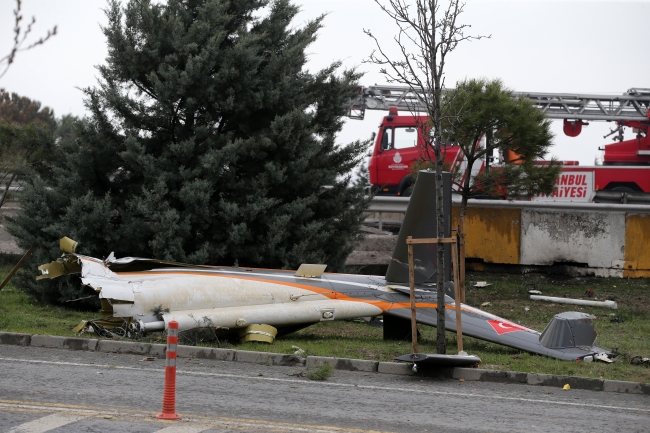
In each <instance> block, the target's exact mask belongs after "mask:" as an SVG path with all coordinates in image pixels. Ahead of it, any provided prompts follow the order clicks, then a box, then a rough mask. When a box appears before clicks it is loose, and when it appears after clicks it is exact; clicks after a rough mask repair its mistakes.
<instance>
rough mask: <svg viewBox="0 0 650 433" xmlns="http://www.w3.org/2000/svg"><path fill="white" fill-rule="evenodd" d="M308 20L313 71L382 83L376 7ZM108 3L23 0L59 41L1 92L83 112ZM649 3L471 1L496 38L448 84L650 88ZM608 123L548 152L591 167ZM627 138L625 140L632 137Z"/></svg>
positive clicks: (368, 125)
mask: <svg viewBox="0 0 650 433" xmlns="http://www.w3.org/2000/svg"><path fill="white" fill-rule="evenodd" d="M295 3H297V4H299V5H301V7H302V12H301V13H300V14H299V15H298V17H297V18H296V21H295V26H301V25H303V24H304V23H305V22H306V21H307V20H309V19H313V18H314V17H317V16H319V15H320V14H324V13H327V14H328V15H327V17H326V18H325V21H324V28H323V29H322V30H321V31H320V34H319V39H318V41H317V42H316V43H315V44H313V45H312V46H311V47H310V48H309V53H310V54H309V59H310V61H309V64H308V68H309V69H310V70H313V71H315V70H317V69H320V68H322V67H324V66H326V65H328V64H330V63H331V62H333V61H336V60H340V61H342V62H343V65H344V67H347V68H352V67H357V68H358V69H359V70H360V71H363V72H365V76H364V78H363V79H362V81H361V83H362V84H364V85H372V84H385V83H386V79H385V78H383V77H382V76H381V75H380V74H379V72H378V69H379V68H378V67H376V66H373V65H368V64H363V63H362V61H363V60H364V59H365V58H367V57H368V55H369V54H370V53H371V52H372V50H373V42H372V41H371V40H370V39H369V38H368V37H367V36H365V35H364V34H363V29H364V28H365V29H369V30H371V31H372V32H373V33H374V34H375V35H377V36H378V37H379V38H380V39H381V41H382V42H383V44H384V46H386V47H391V46H392V45H393V44H392V40H391V38H392V35H394V34H395V25H394V23H392V22H391V21H390V20H388V19H387V18H386V16H385V15H384V14H383V12H381V10H380V9H379V7H378V6H377V5H376V4H375V3H374V1H373V0H327V1H322V0H296V1H295ZM105 4H106V3H105V1H103V0H59V1H56V2H55V1H52V0H23V15H24V16H25V18H26V21H27V19H28V18H31V16H36V19H37V23H36V26H35V27H34V32H33V36H34V37H37V36H40V35H42V34H44V33H45V32H46V31H47V29H49V28H52V27H53V26H55V25H56V26H57V27H58V32H57V36H56V37H54V38H53V39H51V40H50V41H48V42H47V43H46V44H45V45H43V46H40V47H37V48H35V49H34V50H31V51H28V52H23V53H20V54H19V56H18V57H17V58H16V61H15V63H14V65H12V66H11V68H10V69H9V71H8V72H7V74H6V75H5V76H4V77H3V78H1V79H0V87H3V88H5V89H6V90H8V91H10V92H16V93H18V94H20V95H23V96H28V97H30V98H32V99H36V100H38V101H41V102H42V104H43V105H47V106H49V107H51V108H53V109H54V111H55V114H56V115H57V116H61V115H63V114H67V113H72V114H75V115H78V116H83V115H84V114H85V108H84V105H83V94H82V92H81V91H80V90H79V89H80V88H83V87H87V86H93V85H94V84H95V83H96V75H97V73H96V70H95V69H94V66H95V65H98V64H101V63H103V62H104V59H105V57H106V53H107V51H106V45H105V40H104V36H103V34H102V32H101V29H100V25H102V24H104V23H106V18H105V16H104V13H103V12H102V8H104V7H105ZM14 8H15V2H14V1H13V0H1V1H0V55H1V56H4V55H5V54H6V53H7V52H8V51H9V50H10V48H11V41H12V37H13V35H12V28H13V15H12V10H13V9H14ZM648 18H650V0H648V1H587V0H584V1H554V0H540V1H532V0H531V1H529V0H516V1H515V0H506V1H491V0H467V4H466V6H465V13H464V14H463V15H462V16H461V22H462V23H466V24H469V25H471V26H472V28H471V29H470V31H469V33H471V34H475V35H491V36H492V37H491V38H490V39H483V40H480V41H473V42H466V43H463V44H461V45H459V47H458V48H457V50H456V51H455V52H454V53H452V54H451V56H450V57H449V59H448V64H447V69H446V82H447V85H448V86H453V85H454V83H455V82H456V81H457V80H461V79H463V78H466V77H467V78H474V77H486V78H500V79H501V80H502V81H503V82H504V83H505V84H506V86H508V87H509V88H511V89H513V90H518V91H536V92H557V93H560V92H562V93H564V92H566V93H597V94H621V93H624V92H625V91H626V90H627V89H629V88H631V87H646V88H647V87H650V78H648V77H649V72H648V71H650V56H648V50H647V41H648V30H647V29H648ZM383 115H385V113H382V112H367V114H366V119H365V120H364V121H358V120H348V121H347V123H346V125H345V128H344V130H343V132H342V133H341V135H340V137H339V141H340V142H342V143H343V142H349V141H352V140H356V139H364V138H367V137H369V136H370V134H371V133H372V132H373V131H376V129H377V126H378V124H379V121H380V119H381V117H382V116H383ZM611 127H612V125H611V124H609V123H606V122H593V123H592V124H591V125H590V126H588V127H586V128H584V129H583V133H582V134H581V135H580V136H579V137H577V138H569V137H566V136H564V134H563V133H562V122H561V121H555V122H554V131H555V134H556V139H555V145H554V146H553V148H552V149H551V154H552V155H554V156H556V157H558V158H559V159H561V160H578V161H580V164H581V165H592V164H593V163H594V158H595V157H600V156H601V153H600V152H599V151H598V147H599V146H602V145H604V144H607V143H609V142H611V141H610V140H606V139H603V135H605V134H606V133H607V132H608V131H609V129H610V128H611ZM632 137H633V135H632V133H631V131H629V132H628V133H627V135H626V138H632Z"/></svg>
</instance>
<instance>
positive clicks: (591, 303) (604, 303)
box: [530, 295, 618, 310]
mask: <svg viewBox="0 0 650 433" xmlns="http://www.w3.org/2000/svg"><path fill="white" fill-rule="evenodd" d="M530 299H531V300H533V301H547V302H555V303H556V304H573V305H588V306H590V307H607V308H611V309H612V310H618V305H617V304H616V302H615V301H586V300H584V299H571V298H554V297H553V296H540V295H530Z"/></svg>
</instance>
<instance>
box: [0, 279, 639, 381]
mask: <svg viewBox="0 0 650 433" xmlns="http://www.w3.org/2000/svg"><path fill="white" fill-rule="evenodd" d="M10 269H11V267H10V266H0V277H1V278H4V276H5V275H6V274H7V273H8V272H9V271H10ZM477 280H487V281H488V282H489V283H491V284H492V285H491V286H488V287H486V288H481V289H475V288H474V287H472V282H473V281H477ZM468 281H469V282H468V290H467V303H468V304H469V305H472V306H477V307H480V305H481V304H483V303H485V302H489V303H490V305H489V306H486V307H482V308H483V309H484V310H486V311H489V312H491V313H494V314H496V315H498V316H501V317H504V318H506V319H508V320H511V321H513V322H516V323H520V324H522V325H524V326H527V327H530V328H533V329H537V330H540V331H541V330H542V329H544V327H545V326H546V324H547V323H548V322H549V321H550V320H551V318H552V317H553V315H555V314H557V313H560V312H562V311H582V312H586V313H590V314H594V315H595V316H596V321H595V326H596V331H597V332H598V341H597V344H598V345H599V346H600V347H603V348H606V349H613V348H618V350H619V351H620V352H621V353H624V354H625V356H620V357H619V359H620V360H619V361H618V362H616V363H614V364H604V363H598V362H593V363H584V362H582V363H575V362H567V361H559V360H555V359H550V358H546V357H542V356H535V355H530V354H528V353H525V352H520V351H518V350H515V349H511V348H508V347H504V346H500V345H497V344H493V343H488V342H485V341H481V340H477V339H473V338H469V337H465V338H464V339H463V342H464V348H465V351H467V352H468V353H470V354H472V355H477V356H478V357H480V358H481V359H482V360H483V363H482V365H481V367H482V368H488V369H495V370H514V371H524V372H535V373H545V374H559V375H571V376H584V377H596V378H604V379H612V380H628V381H635V382H645V383H650V368H648V367H646V366H637V365H631V364H629V359H631V358H632V356H636V355H641V356H644V357H650V280H648V279H606V278H591V277H586V278H569V277H562V276H549V275H542V274H528V275H512V274H484V273H470V274H468ZM532 289H534V290H540V291H541V292H543V294H544V295H548V296H557V297H570V298H583V299H587V296H586V294H585V293H586V291H587V290H592V291H593V292H594V294H593V297H592V298H589V299H595V300H605V299H611V300H614V301H616V302H617V303H618V310H610V309H606V308H596V307H580V306H576V305H563V304H551V303H546V302H541V301H531V300H529V295H528V290H532ZM98 315H99V314H98V313H95V314H93V313H88V312H79V311H74V310H71V309H67V308H62V307H54V306H48V305H42V304H39V303H37V302H35V301H34V300H33V299H30V298H29V297H28V296H27V295H25V294H24V293H22V292H20V291H19V290H17V289H16V288H15V287H14V286H13V285H12V284H11V283H10V284H9V285H8V286H7V287H5V289H4V290H3V291H2V292H0V331H4V332H26V333H33V334H45V335H63V336H72V335H74V334H73V332H72V328H73V327H74V326H75V325H77V324H78V323H79V321H81V320H82V319H89V318H92V317H95V316H98ZM420 333H421V338H420V340H419V347H420V352H423V353H435V350H436V330H435V328H431V327H428V326H422V327H421V328H420ZM150 339H151V341H156V342H162V341H164V339H163V337H162V335H160V336H156V335H155V334H153V335H152V336H151V338H150ZM224 346H225V347H233V345H232V344H229V343H228V342H226V343H224V344H222V347H224ZM294 346H296V347H297V348H299V349H302V350H303V351H304V353H302V354H301V355H302V356H309V355H317V356H333V357H343V358H356V359H371V360H378V361H390V360H392V359H393V358H394V357H396V356H399V355H404V354H406V353H410V352H411V344H410V342H408V341H402V342H399V341H384V340H383V339H382V329H381V327H374V326H369V325H368V324H366V323H365V322H363V321H349V322H348V321H345V322H343V321H341V322H322V323H318V324H316V325H313V326H310V327H308V328H305V329H303V330H301V331H298V332H295V333H293V334H290V335H287V336H283V337H280V338H278V339H277V340H276V341H275V343H274V344H271V345H268V344H264V343H247V344H244V345H239V344H237V345H234V347H235V348H237V349H242V350H254V351H261V352H276V353H295V352H296V351H297V350H298V349H296V347H294ZM447 347H448V353H455V351H456V338H455V334H454V333H450V332H448V333H447Z"/></svg>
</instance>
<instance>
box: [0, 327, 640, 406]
mask: <svg viewBox="0 0 650 433" xmlns="http://www.w3.org/2000/svg"><path fill="white" fill-rule="evenodd" d="M0 345H11V346H31V347H45V348H52V349H68V350H88V351H96V352H109V353H129V354H135V355H144V356H154V357H157V358H164V357H165V350H166V345H164V344H152V343H140V342H137V341H116V340H98V339H94V338H76V337H60V336H54V335H37V334H35V335H31V334H21V333H16V332H0ZM177 356H178V357H179V358H194V359H212V360H216V361H236V362H248V363H254V364H266V365H281V366H304V367H306V368H308V369H313V368H318V367H320V366H321V365H323V364H330V365H332V367H334V368H335V369H336V370H345V371H361V372H368V373H379V374H396V375H404V376H426V377H438V378H443V379H457V380H461V379H462V380H466V381H481V382H501V383H514V384H524V385H538V386H550V387H554V388H561V387H563V386H564V385H565V384H568V385H569V386H571V388H572V389H586V390H590V391H604V392H619V393H627V394H645V395H650V383H639V382H625V381H620V380H605V379H592V378H588V377H576V376H556V375H552V374H539V373H522V372H518V371H498V370H484V369H480V368H453V369H452V368H442V369H436V370H427V369H422V368H421V369H420V370H419V371H418V372H417V373H416V372H414V371H413V369H412V366H411V364H408V363H403V362H378V361H369V360H363V359H348V358H333V357H327V356H308V357H307V358H301V357H299V356H296V355H287V354H283V353H268V352H252V351H246V350H232V349H217V348H212V347H197V346H181V345H179V346H178V349H177Z"/></svg>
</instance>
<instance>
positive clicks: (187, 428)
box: [0, 402, 382, 433]
mask: <svg viewBox="0 0 650 433" xmlns="http://www.w3.org/2000/svg"><path fill="white" fill-rule="evenodd" d="M0 408H4V409H5V410H11V409H22V410H37V411H55V412H58V414H55V415H50V416H48V417H45V418H50V417H54V416H57V417H61V418H63V417H65V418H73V417H75V415H76V418H78V419H82V418H88V417H100V418H102V417H103V418H109V419H113V418H118V419H119V418H122V419H129V420H131V421H133V420H134V419H136V420H137V419H138V418H140V419H151V417H152V415H151V414H150V413H139V412H134V411H128V412H126V411H122V412H121V411H119V410H95V409H84V408H79V407H60V406H51V405H40V404H38V403H33V404H25V403H3V402H0ZM65 412H70V413H71V414H72V415H67V416H66V415H61V414H62V413H65ZM80 413H81V414H84V415H83V416H79V415H78V414H80ZM40 419H43V418H40ZM152 421H154V420H152ZM154 422H156V421H154ZM157 422H160V423H162V422H169V421H157ZM182 423H183V424H176V425H171V426H169V427H167V428H164V429H162V430H158V431H156V432H154V433H160V432H164V433H172V432H177V433H195V432H196V433H198V432H202V431H205V430H207V429H211V428H215V427H223V428H230V429H237V430H243V429H246V431H259V432H264V433H267V432H271V431H277V432H289V433H296V432H300V433H341V432H356V433H382V432H379V431H377V430H364V429H358V428H345V427H343V428H342V427H333V426H311V425H305V424H291V423H282V422H271V421H258V420H250V419H245V418H205V417H204V418H191V417H185V416H184V417H183V421H182ZM190 423H192V424H190ZM28 424H29V423H28ZM197 424H198V425H197ZM25 425H27V424H22V426H25ZM19 427H21V426H19ZM17 428H18V427H17ZM51 428H56V427H51ZM51 428H50V429H51ZM32 431H35V432H41V431H47V430H10V432H9V433H27V432H29V433H31V432H32Z"/></svg>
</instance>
